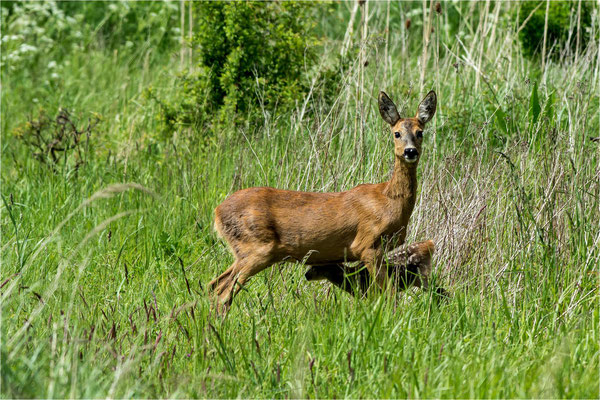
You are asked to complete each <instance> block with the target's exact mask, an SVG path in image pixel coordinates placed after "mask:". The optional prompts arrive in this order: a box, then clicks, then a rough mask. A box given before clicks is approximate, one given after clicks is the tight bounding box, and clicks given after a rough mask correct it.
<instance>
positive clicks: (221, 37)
mask: <svg viewBox="0 0 600 400" xmlns="http://www.w3.org/2000/svg"><path fill="white" fill-rule="evenodd" d="M194 7H195V9H194V13H195V15H196V21H197V22H196V23H195V24H194V28H195V33H194V38H193V45H194V46H195V49H196V50H195V55H196V56H197V57H198V63H197V68H195V71H194V72H186V73H184V74H182V75H181V76H180V77H179V80H180V85H179V88H180V95H179V96H178V98H177V100H176V101H175V102H174V104H168V103H166V102H164V101H159V103H160V105H161V109H162V113H161V118H162V120H163V122H165V123H166V125H167V127H169V128H174V127H175V125H178V124H184V125H188V124H196V125H198V124H204V123H207V124H208V123H212V122H214V121H215V120H216V121H218V122H221V123H223V122H228V123H231V122H236V121H240V120H248V119H250V120H253V119H254V120H256V119H257V118H258V117H259V116H260V117H261V118H262V115H261V114H260V113H258V112H256V111H258V110H261V109H262V110H267V111H270V112H272V111H273V110H275V109H277V110H278V111H285V110H289V109H290V108H293V107H294V105H295V104H296V102H297V101H298V100H300V99H301V98H302V97H303V96H304V94H305V93H306V92H307V90H308V87H309V85H308V81H309V79H308V78H309V75H311V74H314V73H315V71H314V68H313V67H314V65H315V62H316V46H317V45H318V44H319V40H318V38H317V37H316V34H315V33H314V30H313V23H312V22H311V21H313V20H314V18H311V15H312V13H314V12H316V10H315V8H316V5H315V4H314V3H304V2H197V3H194ZM319 9H322V7H319ZM320 72H323V75H322V76H321V77H325V76H326V77H327V78H326V79H328V80H331V79H332V74H328V73H327V71H325V72H324V71H320ZM316 73H319V71H317V72H316ZM152 97H153V98H154V99H156V100H158V99H157V97H156V96H154V95H152ZM215 117H216V118H215Z"/></svg>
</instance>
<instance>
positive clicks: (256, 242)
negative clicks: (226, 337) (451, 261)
mask: <svg viewBox="0 0 600 400" xmlns="http://www.w3.org/2000/svg"><path fill="white" fill-rule="evenodd" d="M378 102H379V113H380V114H381V117H382V118H383V120H384V121H385V122H387V123H388V124H389V125H390V128H391V133H392V137H393V140H394V155H395V157H394V171H393V174H392V177H391V179H390V180H389V181H387V182H382V183H378V184H362V185H359V186H357V187H355V188H353V189H350V190H348V191H345V192H335V193H314V192H299V191H291V190H282V189H274V188H270V187H253V188H248V189H243V190H239V191H237V192H235V193H233V194H232V195H230V196H229V197H227V198H226V199H225V200H224V201H223V202H222V203H221V204H220V205H219V206H217V208H216V209H215V229H216V230H217V232H218V233H219V234H220V235H221V237H223V238H224V239H225V240H226V241H227V243H228V244H229V246H230V248H231V251H232V252H233V255H234V257H235V261H234V262H233V264H232V265H231V266H230V267H229V268H228V269H227V270H226V271H225V272H223V273H222V274H221V275H219V276H218V277H217V278H215V279H213V280H212V281H211V282H210V284H209V290H210V291H211V292H214V293H215V294H216V295H217V297H218V302H219V309H220V310H227V309H228V308H229V306H230V305H231V301H232V300H233V296H234V295H235V294H236V293H237V291H239V289H240V288H241V287H242V286H243V285H244V284H245V283H246V281H247V280H248V279H249V278H250V277H252V276H253V275H255V274H257V273H259V272H260V271H262V270H264V269H265V268H267V267H269V266H271V265H273V264H275V263H277V262H279V261H284V260H297V261H300V260H305V262H306V264H308V265H319V264H330V265H331V264H336V263H341V262H344V261H362V262H363V263H364V264H365V265H366V267H367V269H368V271H369V273H370V274H371V276H372V277H373V278H374V279H375V281H376V282H377V284H378V285H379V286H380V287H381V288H383V287H384V285H385V284H386V281H387V277H388V274H387V273H386V271H384V268H382V261H383V257H382V255H383V250H382V238H387V237H392V236H394V237H396V238H397V239H398V242H399V243H400V244H402V243H404V239H405V237H406V226H407V224H408V221H409V218H410V215H411V214H412V211H413V208H414V205H415V200H416V194H417V165H418V163H419V153H420V151H421V143H422V141H423V129H424V128H425V124H427V123H428V122H429V121H430V120H431V118H433V115H434V114H435V111H436V107H437V96H436V94H435V92H434V91H430V92H429V93H428V94H427V96H425V98H424V99H423V100H422V101H421V103H420V104H419V106H418V108H417V114H416V116H415V117H412V118H400V114H399V113H398V110H397V108H396V105H395V104H394V102H393V101H392V100H391V99H390V98H389V97H388V95H387V94H385V93H384V92H380V93H379V99H378ZM236 285H237V290H236Z"/></svg>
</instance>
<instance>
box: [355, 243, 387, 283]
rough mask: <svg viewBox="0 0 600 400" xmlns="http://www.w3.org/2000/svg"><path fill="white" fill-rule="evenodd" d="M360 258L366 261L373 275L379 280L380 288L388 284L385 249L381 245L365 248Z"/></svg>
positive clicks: (376, 280)
mask: <svg viewBox="0 0 600 400" xmlns="http://www.w3.org/2000/svg"><path fill="white" fill-rule="evenodd" d="M360 260H361V261H362V262H364V263H365V265H366V267H367V270H369V273H370V274H371V277H372V278H373V279H374V280H375V282H377V286H379V288H380V289H385V288H386V286H387V280H388V274H387V269H386V267H385V264H384V259H383V251H382V250H381V247H377V248H368V249H365V250H363V252H362V254H361V256H360Z"/></svg>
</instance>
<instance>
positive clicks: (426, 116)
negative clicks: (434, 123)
mask: <svg viewBox="0 0 600 400" xmlns="http://www.w3.org/2000/svg"><path fill="white" fill-rule="evenodd" d="M436 107H437V96H436V95H435V92H434V91H433V90H432V91H430V92H429V93H427V96H425V98H424V99H423V101H422V102H421V104H419V109H418V111H417V118H418V119H419V121H421V123H423V124H426V123H427V122H429V121H430V120H431V118H433V115H434V114H435V110H436Z"/></svg>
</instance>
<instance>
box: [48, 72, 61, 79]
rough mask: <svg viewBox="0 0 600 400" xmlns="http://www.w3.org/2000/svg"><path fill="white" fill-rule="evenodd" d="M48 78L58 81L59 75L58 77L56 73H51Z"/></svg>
mask: <svg viewBox="0 0 600 400" xmlns="http://www.w3.org/2000/svg"><path fill="white" fill-rule="evenodd" d="M50 78H52V79H58V78H60V76H59V75H58V74H57V73H56V72H53V73H52V74H51V75H50Z"/></svg>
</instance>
